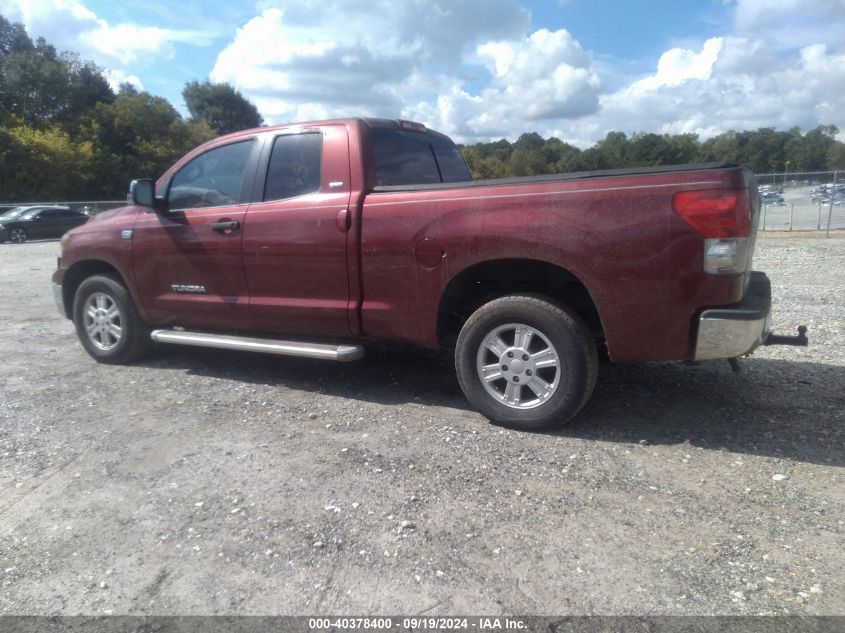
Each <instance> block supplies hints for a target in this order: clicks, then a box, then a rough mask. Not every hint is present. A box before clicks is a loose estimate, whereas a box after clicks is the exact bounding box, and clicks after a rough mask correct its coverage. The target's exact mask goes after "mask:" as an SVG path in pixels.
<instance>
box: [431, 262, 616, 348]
mask: <svg viewBox="0 0 845 633" xmlns="http://www.w3.org/2000/svg"><path fill="white" fill-rule="evenodd" d="M518 292H527V293H533V294H538V295H543V296H546V297H549V298H551V299H553V300H556V301H559V302H561V303H563V304H565V305H567V306H568V307H569V308H570V309H571V310H573V311H574V312H575V313H576V314H577V315H578V316H579V317H580V318H581V319H582V320H583V321H584V323H586V324H587V327H588V328H589V329H590V333H591V335H592V336H593V338H594V340H595V341H596V342H597V343H604V342H605V337H604V329H603V327H602V321H601V317H600V315H599V310H598V308H597V306H596V303H595V301H594V300H593V297H592V295H591V294H590V292H589V290H588V289H587V287H586V285H585V284H584V283H583V281H581V279H579V278H578V277H577V276H576V275H575V274H573V273H572V272H570V271H569V270H566V269H565V268H563V267H561V266H558V265H557V264H554V263H551V262H548V261H543V260H536V259H528V258H508V259H496V260H487V261H483V262H479V263H476V264H473V265H471V266H468V267H466V268H464V269H463V270H462V271H460V272H459V273H458V274H456V275H455V276H454V277H452V279H451V280H449V283H448V284H447V285H446V288H445V290H444V291H443V293H442V295H441V297H440V304H439V306H438V311H437V337H438V340H439V342H440V345H441V346H442V347H446V348H451V347H453V346H454V341H455V339H456V338H457V335H458V333H459V332H460V329H461V327H462V326H463V324H464V323H465V322H466V320H467V318H469V316H470V315H471V314H472V313H473V312H474V311H475V310H477V309H478V308H479V307H481V306H482V305H484V304H485V303H487V302H488V301H491V300H493V299H496V298H498V297H501V296H504V295H508V294H513V293H518Z"/></svg>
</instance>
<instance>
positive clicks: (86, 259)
mask: <svg viewBox="0 0 845 633" xmlns="http://www.w3.org/2000/svg"><path fill="white" fill-rule="evenodd" d="M127 202H128V206H126V207H123V208H120V209H115V210H112V211H107V212H105V213H100V214H98V215H96V216H95V217H93V218H92V219H91V220H90V221H89V222H88V223H87V224H85V225H83V226H81V227H79V228H76V229H74V230H72V231H70V232H69V233H67V234H66V235H65V236H64V237H63V238H62V241H61V248H62V250H61V255H60V257H59V261H58V270H56V272H55V274H54V275H53V284H54V285H53V289H54V293H55V299H56V303H57V306H58V309H59V311H60V312H61V313H62V314H63V315H64V316H65V317H67V318H68V319H71V320H72V321H73V323H74V326H75V328H76V332H77V334H78V336H79V340H80V341H81V343H82V346H83V347H84V348H85V350H86V351H87V352H88V353H89V354H90V355H91V356H92V357H93V358H94V359H95V360H96V361H98V362H102V363H127V362H131V361H133V360H136V359H138V358H140V357H141V356H143V355H144V354H146V353H147V352H149V351H150V350H151V348H152V347H153V344H154V343H159V344H176V345H194V346H202V347H212V348H218V349H221V350H246V351H252V352H264V353H269V354H281V355H291V356H304V357H310V358H319V359H326V360H332V361H354V360H356V359H359V358H361V356H362V355H363V354H364V349H365V347H366V346H367V345H368V344H370V345H371V344H380V345H388V346H390V345H397V344H402V345H411V346H415V347H417V348H425V349H429V350H445V351H448V352H452V353H453V354H454V359H455V369H456V372H457V379H458V382H459V383H460V386H461V389H462V390H463V392H464V394H465V395H466V397H467V399H468V400H469V402H470V403H471V404H472V405H473V406H474V407H476V408H477V409H478V410H479V411H481V412H482V413H483V414H484V415H485V416H487V417H488V418H489V419H491V420H492V421H494V422H496V423H500V424H505V425H509V426H512V427H515V428H519V429H525V430H536V429H541V428H548V427H553V426H558V425H560V424H563V423H564V422H566V421H568V420H570V419H572V418H573V417H574V416H575V415H576V414H577V413H578V411H579V410H580V409H581V408H582V407H583V406H584V404H585V403H586V402H587V400H588V399H589V397H590V395H591V393H592V391H593V387H594V386H595V384H596V379H597V375H598V368H599V352H601V353H602V355H603V356H606V357H608V358H609V359H610V360H611V361H617V362H627V361H656V360H662V361H669V360H679V361H680V360H707V359H736V358H737V357H740V356H743V355H746V354H750V353H751V352H752V351H753V350H754V349H755V348H757V347H758V346H759V345H765V344H772V343H781V344H793V345H806V344H807V338H806V335H805V331H806V329H805V328H803V329H802V328H799V334H798V335H796V336H775V335H773V334H771V333H770V326H769V314H770V307H771V290H770V285H769V280H768V278H767V277H766V275H765V274H763V273H761V272H752V266H751V262H752V253H753V251H754V242H755V234H756V229H757V223H758V218H759V215H760V199H759V195H758V192H757V187H756V184H755V181H754V177H753V175H752V174H751V173H750V172H748V171H747V170H745V169H742V168H739V167H736V166H733V165H729V164H724V163H713V164H704V165H686V166H673V167H652V168H637V169H624V170H611V171H596V172H584V173H570V174H559V175H550V176H537V177H527V178H510V179H502V180H486V181H473V178H472V175H471V173H470V170H469V168H468V167H467V164H466V162H465V161H464V159H463V158H462V156H461V154H460V152H459V151H458V148H457V147H456V145H455V144H454V143H453V142H452V141H451V140H450V139H449V138H448V137H446V136H444V135H442V134H439V133H437V132H434V131H432V130H429V129H427V128H426V127H425V126H423V125H421V124H418V123H414V122H409V121H402V120H398V121H397V120H386V119H361V118H357V119H343V120H331V121H318V122H310V123H300V124H292V125H282V126H277V127H264V128H258V129H253V130H248V131H243V132H238V133H235V134H230V135H228V136H224V137H221V138H217V139H215V140H213V141H209V142H208V143H206V144H204V145H202V146H200V147H198V148H196V149H195V150H193V151H191V152H190V153H189V154H187V155H186V156H185V157H184V158H182V159H181V160H179V161H178V162H177V163H176V164H175V165H173V167H171V168H170V169H169V170H168V171H167V172H166V173H165V174H164V175H163V176H161V178H159V179H158V181H156V182H153V181H152V180H149V179H139V180H135V181H133V182H132V183H131V185H130V194H129V197H128V201H127Z"/></svg>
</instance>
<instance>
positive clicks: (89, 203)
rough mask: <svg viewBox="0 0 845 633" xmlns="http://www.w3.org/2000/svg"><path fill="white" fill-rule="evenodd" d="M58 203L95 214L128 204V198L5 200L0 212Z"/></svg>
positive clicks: (58, 204)
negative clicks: (45, 200) (39, 200)
mask: <svg viewBox="0 0 845 633" xmlns="http://www.w3.org/2000/svg"><path fill="white" fill-rule="evenodd" d="M46 204H49V205H57V206H61V207H70V208H71V209H74V210H75V211H82V212H83V213H85V214H87V215H95V214H97V213H100V212H102V211H108V210H109V209H116V208H118V207H125V206H126V199H125V198H124V199H123V200H83V201H82V202H49V201H48V202H4V203H2V204H0V213H3V212H5V211H8V210H9V209H13V208H14V207H33V206H42V205H46Z"/></svg>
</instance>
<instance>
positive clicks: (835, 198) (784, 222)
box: [0, 171, 845, 234]
mask: <svg viewBox="0 0 845 633" xmlns="http://www.w3.org/2000/svg"><path fill="white" fill-rule="evenodd" d="M757 184H758V186H759V189H760V197H761V199H762V213H761V215H762V217H761V218H760V227H759V228H760V230H761V231H826V232H827V233H828V234H829V233H830V231H831V229H845V172H837V171H813V172H783V173H778V174H757ZM35 204H57V205H62V206H67V207H70V208H71V209H78V210H79V211H83V212H85V213H87V214H88V215H94V214H96V213H100V212H102V211H106V210H108V209H114V208H116V207H122V206H124V205H125V204H126V200H93V201H90V200H89V201H83V202H19V203H12V202H8V203H3V204H2V205H0V212H3V211H5V210H7V209H11V208H12V207H15V206H31V205H35Z"/></svg>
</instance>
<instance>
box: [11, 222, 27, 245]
mask: <svg viewBox="0 0 845 633" xmlns="http://www.w3.org/2000/svg"><path fill="white" fill-rule="evenodd" d="M28 237H29V233H27V232H26V229H24V228H21V227H19V226H16V227H15V228H13V229H9V241H10V242H12V243H13V244H23V243H24V242H26V240H27V238H28Z"/></svg>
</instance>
